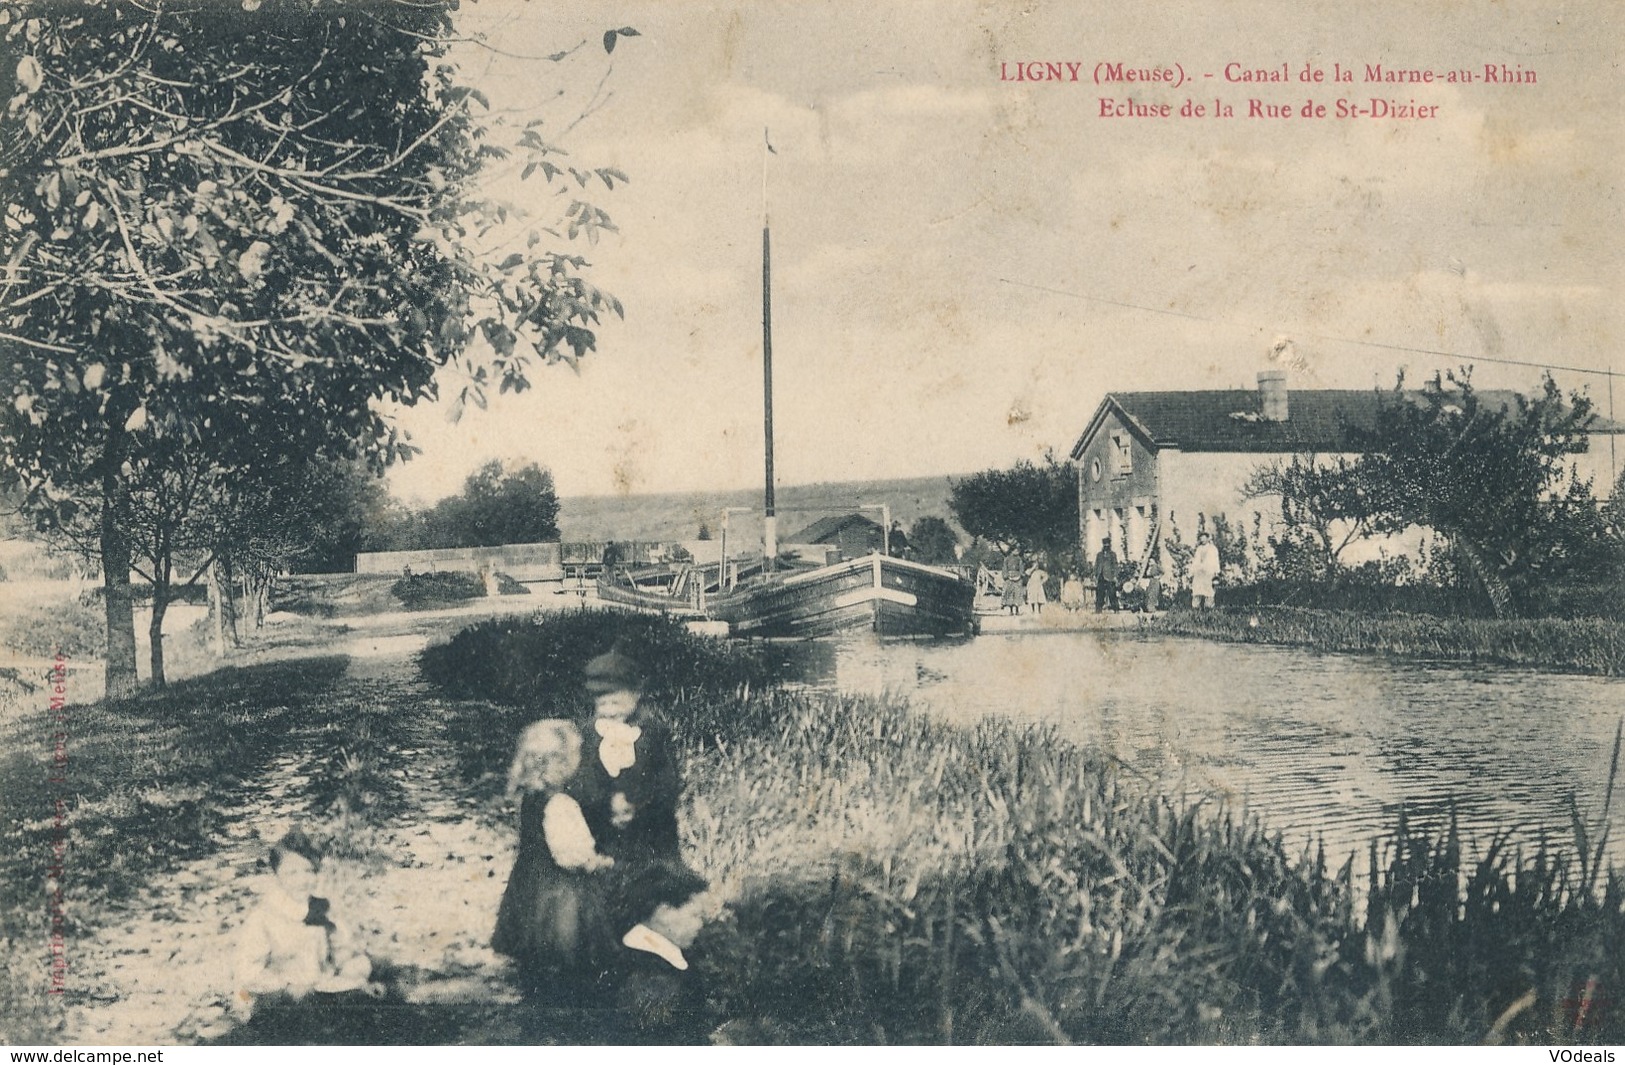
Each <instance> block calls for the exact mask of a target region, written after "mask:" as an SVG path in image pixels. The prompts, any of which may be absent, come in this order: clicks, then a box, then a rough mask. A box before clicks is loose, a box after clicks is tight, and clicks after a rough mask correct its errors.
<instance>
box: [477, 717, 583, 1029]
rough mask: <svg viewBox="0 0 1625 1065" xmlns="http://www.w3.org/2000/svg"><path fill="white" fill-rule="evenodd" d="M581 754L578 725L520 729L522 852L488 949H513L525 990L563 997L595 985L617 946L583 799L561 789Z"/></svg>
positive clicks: (516, 790)
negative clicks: (584, 813) (582, 802)
mask: <svg viewBox="0 0 1625 1065" xmlns="http://www.w3.org/2000/svg"><path fill="white" fill-rule="evenodd" d="M580 763H581V734H580V733H579V732H578V731H577V730H576V728H575V727H574V726H573V725H571V724H570V723H569V722H567V721H538V722H536V723H535V724H533V725H531V726H530V727H528V728H526V729H525V731H524V732H523V733H522V734H521V735H520V738H519V745H518V750H517V752H516V753H515V755H514V761H513V766H512V768H511V769H510V770H509V773H508V792H509V794H510V795H520V796H522V799H521V803H520V808H519V854H518V856H517V858H515V860H514V865H513V872H512V873H511V874H510V875H509V878H508V886H507V889H506V890H505V891H504V892H503V894H502V903H501V905H500V907H499V908H498V910H497V923H496V931H495V932H494V933H493V934H492V936H491V949H493V950H495V951H496V952H497V953H499V954H506V955H508V956H509V957H511V958H513V959H514V961H515V962H517V963H518V966H519V977H520V984H521V987H522V988H523V990H525V991H526V992H527V993H529V994H532V995H535V996H537V997H541V998H546V999H549V1000H551V1001H553V1002H554V1003H557V1004H569V1003H571V1002H572V1001H573V1000H574V999H576V998H578V997H580V996H582V995H587V994H589V993H590V987H591V984H592V981H593V980H594V979H595V978H596V975H597V973H598V972H600V971H601V970H602V967H603V964H604V962H605V959H606V957H607V956H608V954H609V953H610V952H611V951H612V950H613V947H614V944H613V936H612V932H611V928H610V923H609V918H608V916H607V910H606V905H605V902H604V899H605V896H606V893H607V888H606V885H605V883H604V880H603V877H602V875H601V874H600V871H601V870H605V869H608V868H610V867H611V866H613V865H614V861H613V860H612V859H611V858H610V857H609V856H608V855H605V854H602V853H600V852H599V850H598V847H597V843H596V841H595V840H594V838H593V835H592V832H591V831H590V830H589V829H588V827H587V822H586V819H585V818H584V817H583V816H582V812H581V806H580V804H579V803H578V802H577V801H576V800H575V799H574V798H573V797H572V796H570V795H568V794H566V793H565V790H564V789H565V786H566V785H567V784H568V783H569V782H570V781H571V778H572V777H574V776H575V774H576V770H577V769H578V768H579V767H580Z"/></svg>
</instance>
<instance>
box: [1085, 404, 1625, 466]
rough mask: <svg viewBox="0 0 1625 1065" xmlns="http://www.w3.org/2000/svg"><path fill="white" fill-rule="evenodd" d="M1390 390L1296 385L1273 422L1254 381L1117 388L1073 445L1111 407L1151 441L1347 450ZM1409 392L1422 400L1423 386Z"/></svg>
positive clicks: (1599, 428) (1197, 447) (1195, 447)
mask: <svg viewBox="0 0 1625 1065" xmlns="http://www.w3.org/2000/svg"><path fill="white" fill-rule="evenodd" d="M1391 395H1392V393H1390V392H1387V391H1382V392H1379V391H1377V390H1376V389H1337V388H1309V389H1291V390H1289V391H1288V392H1287V403H1288V406H1287V412H1288V414H1287V418H1286V420H1285V421H1279V422H1272V421H1265V420H1264V419H1263V418H1262V417H1261V415H1260V411H1261V405H1260V397H1259V393H1258V391H1257V390H1255V389H1245V388H1235V389H1220V390H1212V391H1185V392H1111V393H1108V394H1107V395H1106V398H1105V399H1103V400H1102V401H1101V403H1100V406H1099V407H1098V408H1097V409H1096V411H1095V414H1094V416H1093V417H1092V418H1090V420H1089V425H1088V427H1087V428H1085V429H1084V431H1083V435H1082V436H1080V437H1079V438H1078V442H1077V444H1076V445H1074V446H1073V448H1072V457H1073V458H1074V459H1076V458H1079V457H1081V456H1082V454H1083V452H1084V450H1085V448H1087V447H1088V445H1089V442H1090V440H1092V439H1093V437H1094V435H1095V434H1096V433H1097V432H1099V431H1100V426H1101V423H1102V422H1103V421H1104V420H1105V417H1106V415H1107V413H1108V412H1111V411H1115V412H1116V413H1117V414H1118V415H1119V416H1120V417H1121V418H1122V420H1123V422H1124V424H1126V425H1128V426H1129V428H1130V429H1132V430H1133V431H1135V432H1136V433H1137V434H1138V435H1139V436H1140V437H1141V439H1142V441H1143V442H1144V443H1145V444H1146V445H1147V446H1149V447H1152V448H1178V449H1179V450H1181V451H1209V452H1211V451H1222V452H1253V453H1275V452H1303V451H1323V452H1327V451H1348V450H1351V445H1350V443H1349V441H1348V439H1347V436H1348V433H1347V430H1348V428H1349V427H1356V428H1361V429H1369V428H1372V427H1374V426H1375V425H1376V418H1377V410H1378V407H1379V406H1380V405H1381V404H1382V403H1384V402H1387V401H1388V399H1389V397H1390V396H1391ZM1410 395H1411V396H1412V397H1414V398H1416V399H1418V400H1419V399H1420V398H1421V396H1422V393H1421V392H1412V393H1410ZM1477 395H1478V398H1479V401H1480V402H1481V403H1482V404H1483V405H1484V406H1486V407H1488V408H1490V409H1492V410H1493V409H1499V408H1502V407H1512V406H1514V405H1515V404H1516V403H1517V395H1518V394H1517V393H1516V392H1512V391H1509V390H1505V389H1480V390H1479V391H1478V393H1477ZM1591 431H1592V432H1594V433H1599V432H1600V433H1613V432H1620V431H1621V427H1620V426H1619V425H1618V424H1617V423H1614V422H1610V421H1609V420H1608V419H1606V418H1601V417H1599V418H1598V419H1597V420H1596V421H1595V422H1594V423H1593V424H1592V427H1591Z"/></svg>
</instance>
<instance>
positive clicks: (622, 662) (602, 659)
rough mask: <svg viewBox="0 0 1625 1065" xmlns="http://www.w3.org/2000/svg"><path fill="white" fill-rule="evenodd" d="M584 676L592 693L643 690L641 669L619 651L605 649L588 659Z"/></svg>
mask: <svg viewBox="0 0 1625 1065" xmlns="http://www.w3.org/2000/svg"><path fill="white" fill-rule="evenodd" d="M586 678H587V680H586V684H587V690H588V691H589V692H591V693H593V694H594V695H602V694H603V693H605V692H619V691H632V692H635V691H642V690H643V671H642V670H641V669H639V668H638V664H637V662H635V661H633V660H632V659H631V658H628V657H627V656H626V655H623V654H621V653H620V652H619V651H607V652H605V653H604V654H601V655H599V656H598V657H597V658H594V659H592V660H591V661H589V662H588V663H587V669H586Z"/></svg>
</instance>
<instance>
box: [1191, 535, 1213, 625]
mask: <svg viewBox="0 0 1625 1065" xmlns="http://www.w3.org/2000/svg"><path fill="white" fill-rule="evenodd" d="M1218 576H1219V549H1218V548H1217V547H1215V546H1214V545H1213V537H1211V536H1209V535H1208V534H1207V533H1205V532H1204V533H1201V534H1200V535H1198V536H1197V537H1196V552H1195V553H1194V554H1192V555H1191V606H1193V607H1195V608H1196V609H1198V610H1206V609H1210V608H1211V607H1212V606H1213V582H1214V581H1215V580H1217V579H1218Z"/></svg>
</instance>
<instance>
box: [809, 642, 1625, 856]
mask: <svg viewBox="0 0 1625 1065" xmlns="http://www.w3.org/2000/svg"><path fill="white" fill-rule="evenodd" d="M802 646H803V647H804V648H805V650H804V651H802V652H800V653H798V654H797V656H796V657H797V658H798V660H799V661H800V664H801V667H802V669H803V670H804V671H805V676H806V679H807V681H808V682H809V683H811V684H812V685H814V686H818V687H825V688H833V689H837V690H840V691H843V692H849V693H862V694H879V693H883V692H891V693H896V694H901V695H906V696H907V697H908V698H909V699H910V700H911V702H912V703H913V704H914V705H915V706H916V707H917V708H918V709H920V710H922V711H924V712H927V713H931V714H935V715H937V716H940V717H942V718H944V719H946V720H949V721H953V722H959V723H967V724H968V723H974V722H976V721H978V720H980V719H982V718H984V717H989V716H995V717H1002V718H1006V719H1009V720H1012V721H1016V722H1023V723H1032V724H1042V725H1052V726H1054V727H1055V728H1056V729H1057V730H1058V731H1059V732H1060V734H1061V735H1062V736H1064V737H1065V738H1067V739H1069V740H1071V741H1073V742H1076V743H1078V744H1082V745H1089V746H1093V747H1095V748H1098V749H1100V750H1102V751H1105V752H1107V753H1109V754H1111V755H1113V756H1115V757H1116V758H1118V759H1120V760H1121V761H1122V762H1123V763H1124V764H1126V765H1127V766H1129V767H1131V768H1132V769H1133V770H1134V771H1136V772H1138V773H1141V774H1144V775H1145V776H1146V777H1148V778H1150V779H1151V780H1152V781H1153V782H1154V783H1156V784H1157V785H1158V786H1159V787H1160V788H1162V789H1163V790H1164V791H1165V792H1167V793H1170V794H1179V793H1183V794H1185V795H1186V796H1187V797H1189V798H1191V799H1196V798H1204V797H1205V798H1207V799H1209V800H1210V801H1218V802H1222V803H1224V804H1226V805H1227V806H1228V808H1229V809H1230V810H1232V811H1246V812H1247V813H1250V814H1255V815H1257V816H1258V817H1259V818H1261V819H1262V820H1263V822H1264V824H1265V825H1266V826H1267V827H1268V828H1269V829H1270V830H1271V831H1272V832H1276V831H1279V832H1280V833H1282V834H1283V836H1284V837H1285V839H1286V841H1287V842H1288V844H1290V845H1292V846H1293V847H1294V848H1296V847H1299V846H1302V845H1305V844H1312V843H1314V842H1317V841H1324V843H1325V845H1326V855H1327V859H1328V861H1329V862H1331V863H1332V865H1333V866H1334V867H1335V866H1336V865H1339V864H1341V862H1342V861H1343V859H1345V858H1346V857H1348V855H1349V854H1350V853H1351V852H1357V855H1356V867H1357V868H1364V857H1365V849H1366V847H1367V846H1368V845H1369V842H1370V840H1371V839H1373V838H1376V837H1381V836H1383V835H1384V834H1385V833H1389V832H1391V830H1392V827H1393V825H1394V823H1395V819H1396V816H1397V813H1398V810H1399V808H1400V806H1401V805H1403V806H1404V807H1405V809H1406V811H1407V814H1408V816H1409V817H1410V818H1411V822H1412V824H1426V825H1430V826H1442V825H1444V824H1446V823H1447V822H1448V817H1449V811H1450V810H1451V809H1452V807H1453V808H1454V810H1455V811H1456V816H1457V818H1458V821H1459V823H1460V824H1461V826H1462V834H1463V838H1464V841H1465V842H1466V843H1467V844H1468V851H1467V853H1468V854H1469V855H1475V854H1481V853H1482V852H1483V849H1484V848H1485V847H1486V846H1487V845H1488V843H1489V841H1490V840H1491V838H1492V837H1493V836H1494V835H1495V834H1496V833H1497V832H1506V831H1510V832H1511V833H1512V838H1513V840H1514V841H1516V842H1521V843H1523V844H1524V845H1525V846H1526V848H1527V847H1529V846H1532V845H1533V844H1535V843H1537V842H1538V841H1539V840H1540V839H1541V837H1542V836H1543V835H1544V837H1545V838H1546V839H1547V841H1548V842H1551V843H1556V844H1560V845H1561V846H1562V848H1563V849H1564V850H1572V849H1573V848H1572V841H1573V831H1572V827H1571V825H1572V819H1571V816H1570V807H1569V797H1570V796H1571V795H1572V796H1573V797H1574V800H1575V802H1576V803H1577V804H1578V807H1579V810H1580V813H1581V815H1582V817H1584V818H1585V819H1586V821H1587V825H1588V829H1587V830H1588V833H1589V838H1590V839H1591V840H1592V841H1593V843H1592V845H1593V846H1594V845H1595V842H1594V841H1595V840H1596V838H1597V836H1596V833H1597V830H1598V828H1599V827H1600V823H1601V822H1600V818H1601V816H1602V810H1603V801H1604V798H1605V795H1604V792H1605V790H1606V788H1607V780H1608V767H1609V760H1610V757H1611V755H1612V753H1613V741H1614V729H1615V727H1616V725H1617V724H1618V722H1619V720H1620V718H1621V716H1622V715H1625V679H1622V678H1597V677H1574V676H1562V675H1556V674H1548V673H1538V672H1534V671H1529V670H1509V669H1495V668H1487V667H1486V668H1474V667H1464V666H1455V665H1433V664H1425V663H1416V662H1402V661H1395V660H1389V659H1384V658H1375V657H1363V656H1354V655H1333V654H1318V653H1315V652H1310V651H1303V650H1298V649H1292V648H1280V647H1263V646H1254V645H1247V644H1226V643H1217V642H1212V641H1207V640H1196V639H1180V638H1175V637H1167V636H1151V635H1146V634H1141V633H1135V632H1121V631H1118V632H1072V633H1049V634H1039V633H1033V634H1023V635H1019V636H983V637H980V638H977V639H971V640H963V641H958V640H956V641H942V642H913V641H877V640H874V639H855V640H849V641H841V642H829V643H817V644H808V645H802ZM1610 819H1611V821H1612V822H1613V828H1612V832H1611V843H1610V847H1609V850H1610V852H1611V854H1612V858H1613V861H1614V863H1615V864H1616V865H1625V784H1622V785H1620V786H1618V787H1617V793H1616V795H1615V802H1614V808H1613V811H1612V815H1611V818H1610Z"/></svg>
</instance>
